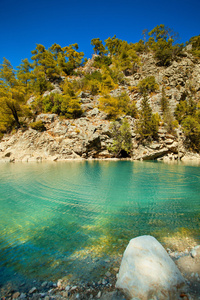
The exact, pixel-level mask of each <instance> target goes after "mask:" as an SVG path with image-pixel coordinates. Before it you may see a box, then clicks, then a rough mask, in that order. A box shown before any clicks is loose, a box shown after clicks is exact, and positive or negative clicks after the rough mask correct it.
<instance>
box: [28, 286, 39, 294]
mask: <svg viewBox="0 0 200 300" xmlns="http://www.w3.org/2000/svg"><path fill="white" fill-rule="evenodd" d="M36 292H37V289H36V287H33V288H32V289H31V290H30V291H29V294H33V293H36Z"/></svg>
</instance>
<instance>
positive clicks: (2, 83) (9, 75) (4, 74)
mask: <svg viewBox="0 0 200 300" xmlns="http://www.w3.org/2000/svg"><path fill="white" fill-rule="evenodd" d="M25 102H26V100H25V88H24V86H23V84H22V83H21V82H20V81H19V80H17V78H16V76H15V71H14V70H13V67H12V65H11V64H10V62H9V61H8V60H7V59H4V61H3V64H2V65H1V66H0V123H1V128H2V130H4V128H8V129H9V128H10V127H12V126H14V125H15V126H17V127H18V128H19V127H20V126H21V124H20V120H19V117H20V116H25V115H26V114H27V113H28V110H27V107H26V105H25Z"/></svg>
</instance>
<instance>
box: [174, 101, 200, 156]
mask: <svg viewBox="0 0 200 300" xmlns="http://www.w3.org/2000/svg"><path fill="white" fill-rule="evenodd" d="M175 116H176V119H177V120H178V122H179V123H180V124H181V126H182V128H183V131H184V134H185V136H186V142H187V145H188V147H189V148H190V150H194V151H197V152H199V151H200V113H199V111H198V110H197V105H196V103H195V102H194V101H193V100H192V98H189V99H185V100H183V101H180V103H179V104H178V105H177V107H176V110H175Z"/></svg>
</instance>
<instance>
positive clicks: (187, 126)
mask: <svg viewBox="0 0 200 300" xmlns="http://www.w3.org/2000/svg"><path fill="white" fill-rule="evenodd" d="M182 127H183V131H184V134H185V136H186V142H187V144H188V146H189V148H190V149H191V150H195V151H197V152H199V151H200V120H198V119H197V118H195V117H192V116H188V117H186V118H185V119H184V121H183V122H182Z"/></svg>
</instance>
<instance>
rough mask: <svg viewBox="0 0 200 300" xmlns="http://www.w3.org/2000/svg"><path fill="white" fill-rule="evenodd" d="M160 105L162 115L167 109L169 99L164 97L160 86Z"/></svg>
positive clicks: (163, 91) (163, 90) (163, 89)
mask: <svg viewBox="0 0 200 300" xmlns="http://www.w3.org/2000/svg"><path fill="white" fill-rule="evenodd" d="M160 106H161V110H162V113H163V115H165V114H166V113H167V111H168V110H169V100H168V98H167V97H166V94H165V88H164V87H162V97H161V99H160Z"/></svg>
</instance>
